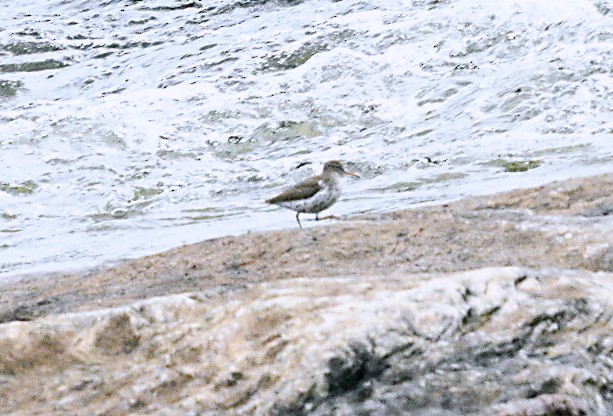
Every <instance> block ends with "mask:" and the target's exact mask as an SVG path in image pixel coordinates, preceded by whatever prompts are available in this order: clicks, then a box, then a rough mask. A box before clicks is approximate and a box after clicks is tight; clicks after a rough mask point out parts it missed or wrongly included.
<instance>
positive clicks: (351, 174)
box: [345, 170, 360, 178]
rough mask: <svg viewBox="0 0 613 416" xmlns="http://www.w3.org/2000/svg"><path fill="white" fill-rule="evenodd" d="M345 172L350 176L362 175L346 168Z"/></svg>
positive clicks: (357, 176)
mask: <svg viewBox="0 0 613 416" xmlns="http://www.w3.org/2000/svg"><path fill="white" fill-rule="evenodd" d="M345 174H346V175H349V176H354V177H356V178H359V177H360V175H358V174H357V173H355V172H350V171H348V170H346V171H345Z"/></svg>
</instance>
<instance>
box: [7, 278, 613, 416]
mask: <svg viewBox="0 0 613 416" xmlns="http://www.w3.org/2000/svg"><path fill="white" fill-rule="evenodd" d="M0 350H1V351H2V354H1V355H0V374H2V376H1V379H0V380H1V381H0V398H2V400H0V403H2V404H1V405H0V412H1V413H3V414H8V413H19V414H34V413H36V412H40V413H43V414H127V413H136V414H139V413H142V414H163V415H172V414H176V415H185V414H210V415H218V414H228V415H246V414H253V415H290V414H291V415H302V414H312V415H330V414H335V415H397V414H402V413H403V412H408V413H410V414H416V415H426V414H427V415H457V414H464V415H495V414H498V415H504V414H507V415H524V414H528V415H532V414H533V415H549V414H551V415H553V414H556V415H559V414H562V415H575V414H576V415H602V416H605V415H610V414H612V412H613V388H612V387H611V386H613V275H612V274H609V273H593V272H580V271H562V270H549V271H534V270H529V269H523V268H491V269H481V270H474V271H467V272H459V273H452V274H416V275H403V276H396V277H389V276H368V277H365V276H362V277H338V278H296V279H289V280H279V281H276V282H271V283H262V284H258V285H254V286H253V287H251V288H249V289H247V290H244V291H242V292H240V293H234V294H227V295H219V296H217V297H213V298H210V297H207V296H203V295H201V294H198V293H194V294H184V295H175V296H169V297H160V298H154V299H151V300H148V301H142V302H138V303H135V304H131V305H128V306H124V307H118V308H113V309H105V310H100V311H96V312H84V313H75V314H68V315H51V316H47V317H44V318H40V319H37V320H34V321H31V322H12V323H7V324H3V325H0Z"/></svg>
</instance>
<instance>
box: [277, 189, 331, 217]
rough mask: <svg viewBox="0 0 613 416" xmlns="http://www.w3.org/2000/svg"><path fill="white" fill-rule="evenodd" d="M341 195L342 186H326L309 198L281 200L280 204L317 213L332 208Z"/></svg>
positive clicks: (292, 208) (295, 209)
mask: <svg viewBox="0 0 613 416" xmlns="http://www.w3.org/2000/svg"><path fill="white" fill-rule="evenodd" d="M340 196H341V188H340V187H334V188H331V187H325V188H323V189H322V190H321V191H319V192H317V193H316V194H315V195H313V196H312V197H310V198H308V199H303V200H300V201H285V202H279V203H278V205H281V206H282V207H285V208H289V209H291V210H294V211H296V212H306V213H309V214H316V213H318V212H321V211H323V210H324V209H327V208H330V207H331V206H332V205H334V203H335V202H336V201H338V198H339V197H340Z"/></svg>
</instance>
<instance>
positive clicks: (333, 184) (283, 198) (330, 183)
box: [266, 160, 359, 228]
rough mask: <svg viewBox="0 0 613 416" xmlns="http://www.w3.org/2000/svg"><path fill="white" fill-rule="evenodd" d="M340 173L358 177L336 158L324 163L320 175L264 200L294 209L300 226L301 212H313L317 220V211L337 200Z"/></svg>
mask: <svg viewBox="0 0 613 416" xmlns="http://www.w3.org/2000/svg"><path fill="white" fill-rule="evenodd" d="M342 175H350V176H355V177H358V178H359V176H358V175H357V174H355V173H353V172H349V171H347V170H345V168H344V167H343V165H342V163H341V162H339V161H338V160H330V161H328V162H326V163H325V164H324V170H323V172H322V173H321V175H316V176H312V177H310V178H308V179H305V180H304V181H302V182H299V183H297V184H296V185H294V186H292V187H291V188H288V189H286V190H285V191H284V192H282V193H280V194H279V195H277V196H275V197H274V198H270V199H268V200H266V202H267V203H269V204H275V205H279V206H281V207H285V208H289V209H291V210H293V211H296V221H298V226H299V227H300V228H302V224H300V214H301V213H303V212H306V213H309V214H315V219H316V220H319V213H320V212H321V211H323V210H324V209H327V208H330V207H331V206H332V205H334V203H335V202H336V201H337V200H338V198H339V197H340V196H341V190H342V186H341V176H342Z"/></svg>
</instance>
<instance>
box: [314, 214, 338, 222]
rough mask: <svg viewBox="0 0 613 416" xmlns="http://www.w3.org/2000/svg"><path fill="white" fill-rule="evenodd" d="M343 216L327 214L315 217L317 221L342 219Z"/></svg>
mask: <svg viewBox="0 0 613 416" xmlns="http://www.w3.org/2000/svg"><path fill="white" fill-rule="evenodd" d="M340 219H341V217H337V216H336V215H326V216H325V217H315V221H321V220H340Z"/></svg>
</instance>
